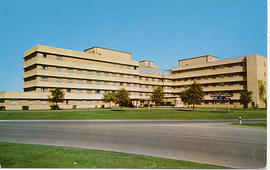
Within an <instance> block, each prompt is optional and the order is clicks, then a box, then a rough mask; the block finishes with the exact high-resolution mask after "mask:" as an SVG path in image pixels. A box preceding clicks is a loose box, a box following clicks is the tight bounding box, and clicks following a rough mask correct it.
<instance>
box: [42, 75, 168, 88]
mask: <svg viewBox="0 0 270 170" xmlns="http://www.w3.org/2000/svg"><path fill="white" fill-rule="evenodd" d="M64 80H66V82H67V83H74V82H76V81H77V83H78V84H89V85H92V84H93V85H101V84H102V85H105V86H106V85H112V86H127V87H131V86H133V87H137V84H135V83H124V82H109V81H99V80H82V79H63V78H59V77H58V78H56V82H58V83H63V81H64ZM41 81H49V78H48V77H45V76H42V77H41ZM139 87H140V88H143V87H145V88H151V87H152V88H156V87H157V85H147V84H146V85H142V84H140V85H139ZM167 88H169V87H167Z"/></svg>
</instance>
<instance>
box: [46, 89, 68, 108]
mask: <svg viewBox="0 0 270 170" xmlns="http://www.w3.org/2000/svg"><path fill="white" fill-rule="evenodd" d="M50 93H51V94H50V95H49V97H48V98H49V102H51V103H53V105H51V109H53V110H57V109H59V107H58V103H62V102H63V101H64V95H65V94H64V92H63V91H62V90H61V89H58V88H56V89H51V90H50Z"/></svg>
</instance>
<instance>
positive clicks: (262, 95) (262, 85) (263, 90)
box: [258, 80, 267, 106]
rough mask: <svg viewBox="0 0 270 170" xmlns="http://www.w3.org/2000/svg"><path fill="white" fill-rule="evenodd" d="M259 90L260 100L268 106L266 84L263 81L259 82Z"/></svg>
mask: <svg viewBox="0 0 270 170" xmlns="http://www.w3.org/2000/svg"><path fill="white" fill-rule="evenodd" d="M258 88H259V97H260V100H261V101H263V102H264V104H265V106H266V105H267V97H266V88H265V83H264V82H263V81H262V80H258Z"/></svg>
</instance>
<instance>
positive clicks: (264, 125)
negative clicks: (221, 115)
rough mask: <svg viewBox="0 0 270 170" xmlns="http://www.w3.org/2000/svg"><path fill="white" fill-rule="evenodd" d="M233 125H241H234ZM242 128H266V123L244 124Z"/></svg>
mask: <svg viewBox="0 0 270 170" xmlns="http://www.w3.org/2000/svg"><path fill="white" fill-rule="evenodd" d="M233 125H239V123H233ZM241 126H253V127H265V128H266V126H267V125H266V122H264V123H242V124H241Z"/></svg>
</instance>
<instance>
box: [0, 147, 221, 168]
mask: <svg viewBox="0 0 270 170" xmlns="http://www.w3.org/2000/svg"><path fill="white" fill-rule="evenodd" d="M0 151H1V152H0V164H1V166H2V168H148V169H150V168H199V169H204V168H206V169H210V168H215V169H216V168H226V167H221V166H215V165H208V164H201V163H195V162H189V161H180V160H174V159H166V158H159V157H152V156H143V155H136V154H127V153H120V152H110V151H101V150H91V149H81V148H72V147H58V146H46V145H32V144H17V143H6V142H0Z"/></svg>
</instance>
